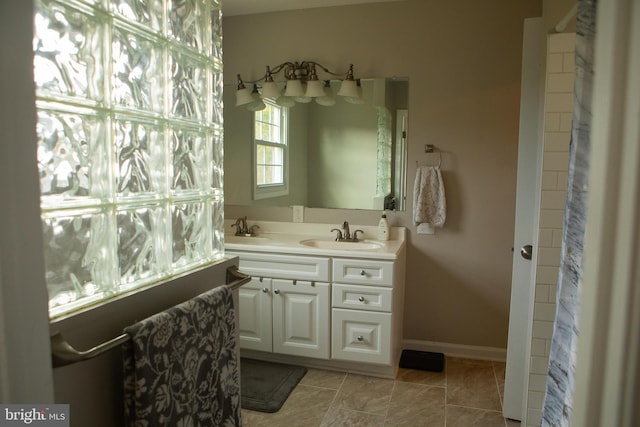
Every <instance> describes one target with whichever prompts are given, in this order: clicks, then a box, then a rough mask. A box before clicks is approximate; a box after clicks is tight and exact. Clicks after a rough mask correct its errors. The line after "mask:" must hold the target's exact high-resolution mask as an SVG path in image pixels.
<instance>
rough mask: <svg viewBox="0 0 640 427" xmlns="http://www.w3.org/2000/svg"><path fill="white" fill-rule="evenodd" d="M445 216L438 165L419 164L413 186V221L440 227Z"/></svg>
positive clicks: (417, 223) (444, 203)
mask: <svg viewBox="0 0 640 427" xmlns="http://www.w3.org/2000/svg"><path fill="white" fill-rule="evenodd" d="M446 217H447V200H446V198H445V195H444V183H443V182H442V174H441V173H440V168H439V167H438V166H421V167H419V168H418V170H417V171H416V180H415V183H414V187H413V222H414V223H415V225H416V226H419V225H420V224H427V225H428V226H429V227H434V228H435V227H442V226H443V225H444V221H445V219H446Z"/></svg>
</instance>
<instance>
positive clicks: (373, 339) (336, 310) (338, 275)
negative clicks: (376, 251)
mask: <svg viewBox="0 0 640 427" xmlns="http://www.w3.org/2000/svg"><path fill="white" fill-rule="evenodd" d="M332 272H333V278H332V282H333V296H332V304H331V305H332V326H331V336H332V338H331V357H332V359H336V360H351V361H355V362H370V363H379V364H389V363H391V362H392V359H393V352H394V349H395V347H394V345H393V341H394V340H395V339H398V338H399V337H394V336H392V331H393V325H394V320H395V321H396V322H397V321H398V319H397V317H398V316H399V315H400V313H399V312H397V311H396V312H395V313H394V312H393V306H394V299H396V298H399V296H398V292H396V294H395V295H394V286H393V285H394V262H390V261H377V260H375V261H374V260H364V259H345V258H334V259H333V268H332ZM398 287H399V286H398ZM394 316H396V319H394Z"/></svg>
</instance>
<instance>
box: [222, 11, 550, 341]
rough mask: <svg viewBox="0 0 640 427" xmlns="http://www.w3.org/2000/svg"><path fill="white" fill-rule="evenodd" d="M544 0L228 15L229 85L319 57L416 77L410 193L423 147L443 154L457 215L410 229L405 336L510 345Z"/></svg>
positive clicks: (272, 213) (371, 216)
mask: <svg viewBox="0 0 640 427" xmlns="http://www.w3.org/2000/svg"><path fill="white" fill-rule="evenodd" d="M541 14H542V4H541V0H522V1H517V2H514V1H511V0H487V1H483V2H478V1H475V0H456V1H455V2H452V1H449V0H431V1H426V0H414V1H412V0H409V1H406V2H394V3H378V4H370V5H358V6H345V7H340V8H320V9H312V10H302V11H291V12H280V13H272V14H261V15H253V16H237V17H229V18H225V19H224V23H223V26H224V64H225V83H233V82H234V80H235V75H236V74H237V73H241V74H242V76H243V78H245V79H247V80H250V79H255V78H257V77H259V76H260V75H261V74H262V73H263V72H264V67H265V65H267V64H269V65H274V64H277V63H280V62H282V61H285V60H297V61H300V60H305V59H306V60H315V61H318V62H320V63H322V64H324V65H326V66H328V67H331V68H336V69H343V68H345V67H346V66H347V64H349V63H353V64H354V65H355V72H356V74H357V75H358V76H360V77H385V76H394V75H395V76H408V77H409V78H410V84H409V90H410V93H409V138H408V140H409V171H408V182H409V193H411V191H412V188H413V178H414V176H415V169H416V161H419V162H421V163H424V162H426V161H427V160H428V158H427V156H426V155H425V154H424V145H425V144H427V143H429V144H435V145H436V146H437V147H439V148H440V149H441V150H442V152H443V162H442V169H443V177H444V180H445V189H446V193H447V207H448V217H447V222H446V225H445V227H444V229H443V230H438V231H437V233H436V234H435V235H417V234H416V232H415V227H414V226H413V225H412V222H411V214H410V211H411V209H412V207H413V203H412V201H411V200H408V203H407V208H408V211H407V212H395V213H392V214H390V215H389V219H390V223H391V225H394V226H405V227H407V228H408V230H409V242H408V245H409V246H408V259H407V288H406V297H405V318H404V320H405V325H404V338H405V339H410V340H422V341H433V342H442V343H452V344H461V345H469V346H487V347H495V348H506V344H507V326H508V320H509V298H510V285H511V260H512V252H511V247H512V244H513V231H514V208H515V180H516V154H517V144H518V123H519V96H520V71H521V70H520V67H521V58H522V29H523V20H524V19H525V18H527V17H534V16H541ZM225 215H226V217H227V218H235V217H237V216H239V215H248V216H249V220H250V222H251V221H259V220H282V221H290V220H291V209H290V208H265V207H248V206H227V208H226V210H225ZM378 218H379V212H374V211H353V210H328V209H306V210H305V221H307V222H326V223H332V224H339V223H341V222H342V221H344V220H348V221H350V222H351V223H353V224H367V225H374V224H377V221H378Z"/></svg>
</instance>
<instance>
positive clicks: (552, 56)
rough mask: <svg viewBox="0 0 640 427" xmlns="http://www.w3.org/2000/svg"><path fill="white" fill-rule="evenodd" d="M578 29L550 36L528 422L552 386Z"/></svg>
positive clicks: (536, 419)
mask: <svg viewBox="0 0 640 427" xmlns="http://www.w3.org/2000/svg"><path fill="white" fill-rule="evenodd" d="M574 51H575V34H572V33H563V34H552V35H549V38H548V40H547V77H546V87H545V114H544V120H545V122H544V152H543V163H542V195H541V206H540V229H539V235H538V257H537V259H538V261H537V266H536V292H535V302H534V312H533V338H532V340H531V360H530V372H529V392H528V395H527V422H526V425H527V426H539V425H540V421H541V415H542V405H543V401H544V392H545V389H546V378H547V368H548V365H549V348H550V346H551V335H552V333H553V321H554V318H555V310H556V291H557V289H558V286H557V284H558V267H559V265H560V247H561V245H562V227H563V220H564V207H565V202H566V197H567V169H568V165H569V141H570V140H571V121H572V112H573V82H574V76H575V63H574V61H575V56H574Z"/></svg>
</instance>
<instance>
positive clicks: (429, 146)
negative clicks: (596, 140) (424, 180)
mask: <svg viewBox="0 0 640 427" xmlns="http://www.w3.org/2000/svg"><path fill="white" fill-rule="evenodd" d="M424 152H425V153H427V154H432V153H435V152H438V167H440V165H442V151H441V150H440V149H439V148H438V147H436V146H435V145H433V144H426V145H425V146H424ZM418 166H420V165H419V164H418V161H417V160H416V167H418Z"/></svg>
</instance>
